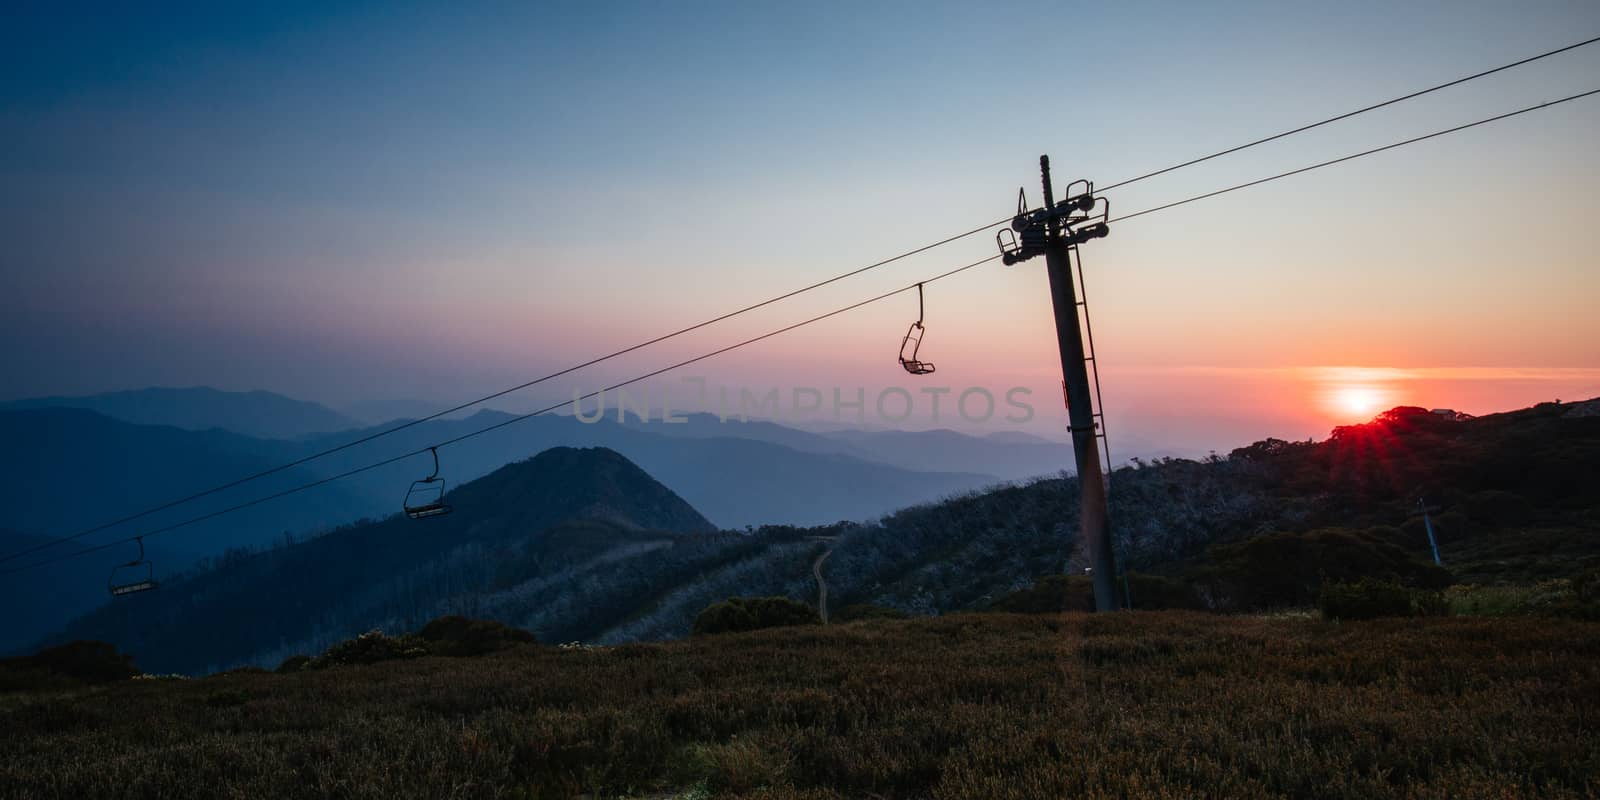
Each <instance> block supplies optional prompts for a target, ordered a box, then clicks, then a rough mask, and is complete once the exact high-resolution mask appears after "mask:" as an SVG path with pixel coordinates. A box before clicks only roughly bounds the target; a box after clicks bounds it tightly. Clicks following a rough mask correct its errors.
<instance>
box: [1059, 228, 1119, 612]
mask: <svg viewBox="0 0 1600 800" xmlns="http://www.w3.org/2000/svg"><path fill="white" fill-rule="evenodd" d="M1067 259H1068V262H1069V263H1070V264H1071V266H1072V272H1073V273H1074V279H1075V280H1076V281H1077V283H1078V307H1079V308H1081V309H1082V310H1083V342H1084V350H1085V355H1084V357H1083V360H1084V361H1087V362H1088V363H1089V380H1091V381H1092V382H1093V383H1094V413H1093V416H1092V418H1093V419H1094V435H1095V438H1096V439H1099V440H1100V457H1101V459H1102V461H1101V463H1100V468H1101V470H1102V471H1103V472H1104V474H1105V487H1106V509H1107V512H1108V513H1107V515H1106V526H1107V527H1110V526H1111V524H1112V523H1111V515H1110V513H1109V511H1110V508H1111V440H1110V439H1109V438H1108V437H1107V436H1106V410H1105V409H1106V404H1105V399H1104V398H1103V397H1102V396H1101V394H1100V364H1099V363H1098V362H1097V361H1096V360H1095V354H1094V323H1093V322H1092V321H1090V319H1089V290H1088V288H1087V287H1086V286H1085V285H1084V279H1083V254H1082V253H1080V252H1079V251H1078V246H1077V245H1072V246H1071V247H1068V248H1067ZM1113 538H1114V537H1113ZM1126 562H1127V560H1126V559H1124V558H1118V559H1117V568H1118V569H1119V570H1120V571H1121V572H1122V576H1121V577H1122V602H1123V604H1124V607H1126V608H1132V607H1133V591H1132V589H1131V588H1130V587H1129V585H1128V567H1127V563H1126Z"/></svg>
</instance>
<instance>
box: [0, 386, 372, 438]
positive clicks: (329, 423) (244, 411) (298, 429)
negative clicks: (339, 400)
mask: <svg viewBox="0 0 1600 800" xmlns="http://www.w3.org/2000/svg"><path fill="white" fill-rule="evenodd" d="M34 408H81V409H87V410H89V411H94V412H97V413H100V414H104V415H106V416H108V417H111V418H112V419H117V420H122V421H123V422H132V423H134V424H137V425H170V426H172V427H174V428H182V429H184V430H191V431H203V430H210V429H212V428H222V429H223V430H228V431H232V432H234V433H238V434H243V435H245V436H254V437H257V438H263V439H295V438H299V437H301V436H306V435H309V434H315V433H332V432H335V431H342V430H347V429H349V428H355V427H358V426H359V425H360V423H359V422H357V421H356V420H353V419H351V418H350V417H347V416H345V415H343V414H340V413H339V412H337V411H334V410H333V409H331V408H328V407H326V406H323V405H321V404H319V403H313V402H309V401H306V400H295V399H293V398H290V397H285V396H283V395H281V394H274V393H273V392H263V391H254V392H225V391H222V390H219V389H212V388H210V387H208V386H194V387H189V388H182V389H176V388H165V387H151V388H148V389H134V390H130V391H121V392H106V393H104V394H93V395H87V396H83V397H36V398H30V399H26V400H12V401H9V402H4V403H0V411H8V410H20V409H34Z"/></svg>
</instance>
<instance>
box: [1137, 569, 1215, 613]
mask: <svg viewBox="0 0 1600 800" xmlns="http://www.w3.org/2000/svg"><path fill="white" fill-rule="evenodd" d="M1127 581H1128V583H1127V590H1128V593H1129V594H1131V595H1133V603H1132V607H1133V608H1137V609H1141V610H1144V611H1154V610H1160V609H1169V608H1177V609H1189V610H1203V609H1204V608H1205V607H1206V604H1205V602H1204V601H1202V600H1201V599H1200V593H1199V592H1196V591H1195V588H1194V586H1193V585H1192V584H1190V583H1188V582H1186V581H1181V580H1177V579H1175V578H1164V577H1161V576H1160V575H1145V574H1143V573H1139V572H1129V573H1128V574H1127ZM1117 588H1118V589H1121V588H1122V587H1120V586H1119V587H1117Z"/></svg>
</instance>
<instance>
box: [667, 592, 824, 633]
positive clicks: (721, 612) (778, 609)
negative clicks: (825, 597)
mask: <svg viewBox="0 0 1600 800" xmlns="http://www.w3.org/2000/svg"><path fill="white" fill-rule="evenodd" d="M821 623H822V618H821V617H819V616H817V612H816V609H813V608H812V607H811V606H808V605H806V604H805V603H801V602H797V601H794V600H790V599H789V598H787V597H733V598H729V599H727V600H724V601H722V602H720V603H713V604H711V605H709V606H707V607H706V610H704V611H702V612H700V614H699V616H696V617H695V618H694V633H695V634H696V635H700V634H710V633H734V632H737V631H753V630H760V629H762V628H780V627H784V626H787V625H820V624H821Z"/></svg>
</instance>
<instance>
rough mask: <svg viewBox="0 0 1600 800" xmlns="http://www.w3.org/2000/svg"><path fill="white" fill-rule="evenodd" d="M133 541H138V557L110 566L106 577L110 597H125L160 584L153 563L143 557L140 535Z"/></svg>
mask: <svg viewBox="0 0 1600 800" xmlns="http://www.w3.org/2000/svg"><path fill="white" fill-rule="evenodd" d="M134 541H137V542H138V543H139V557H138V558H136V559H134V560H132V561H129V562H128V563H126V564H118V565H117V566H115V567H112V568H111V577H109V578H107V579H106V589H107V590H109V591H110V592H111V596H112V597H126V596H128V595H130V594H138V593H139V592H148V591H150V590H151V589H156V588H159V587H160V586H161V584H160V583H158V582H157V581H156V572H155V565H153V564H151V563H150V562H149V561H146V560H145V558H144V539H143V538H142V537H141V538H138V539H135V540H134Z"/></svg>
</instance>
